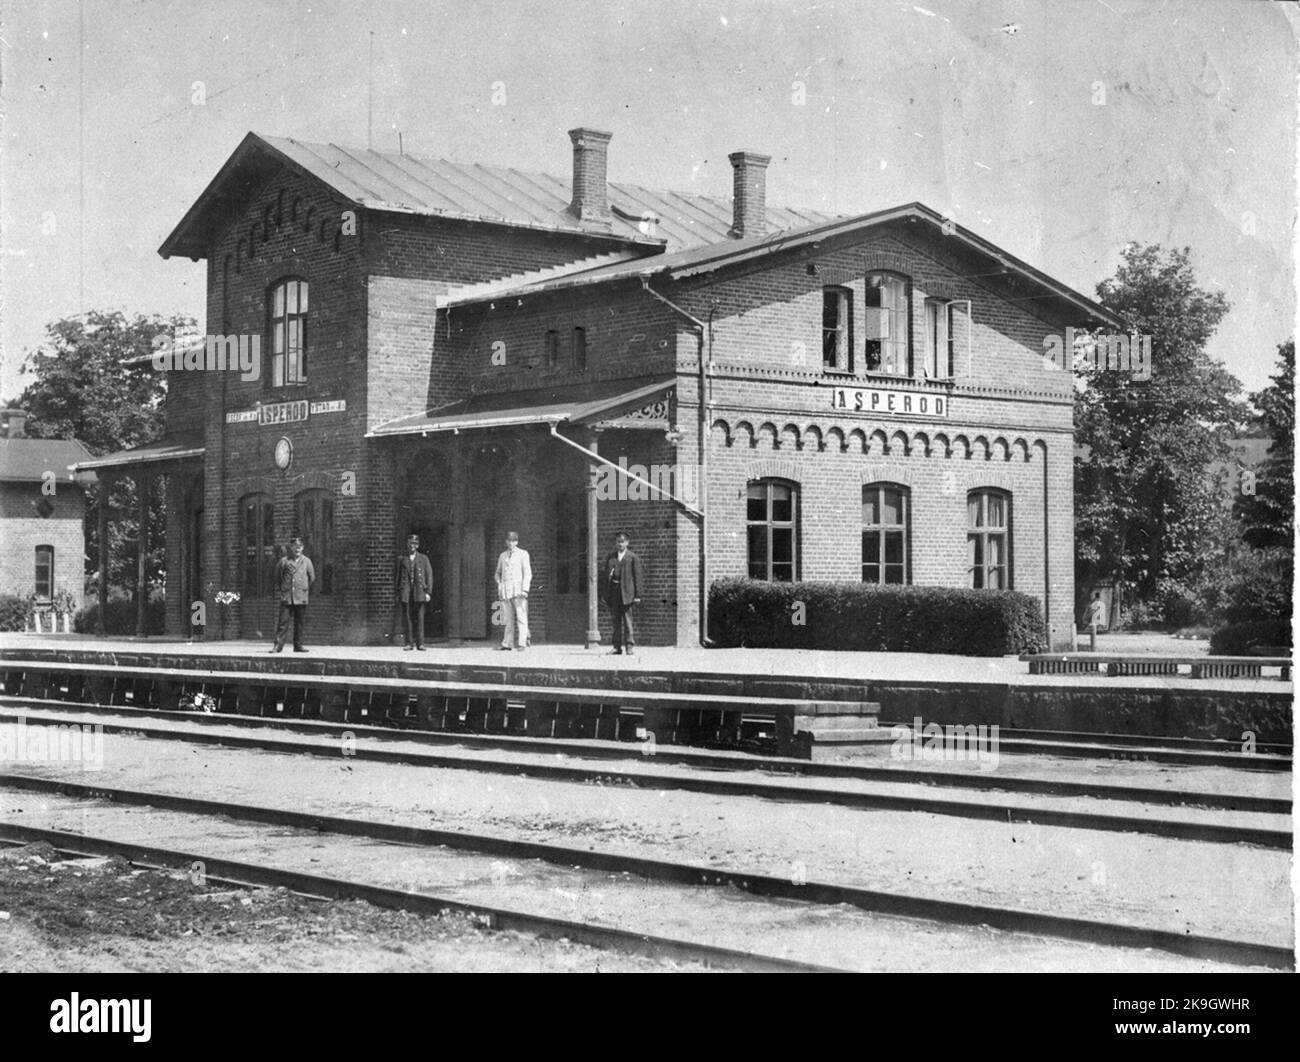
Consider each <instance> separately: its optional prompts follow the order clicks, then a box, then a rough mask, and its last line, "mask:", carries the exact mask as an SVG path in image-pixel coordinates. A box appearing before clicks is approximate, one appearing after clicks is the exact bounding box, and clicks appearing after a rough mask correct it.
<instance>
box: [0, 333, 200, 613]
mask: <svg viewBox="0 0 1300 1062" xmlns="http://www.w3.org/2000/svg"><path fill="white" fill-rule="evenodd" d="M193 328H194V322H193V320H192V319H190V318H187V317H183V316H174V317H170V318H164V317H159V316H157V315H153V316H144V315H137V316H136V317H135V318H134V319H128V318H127V317H126V316H125V315H123V314H122V313H120V312H117V311H113V312H108V313H105V312H101V311H92V312H90V313H86V314H79V315H77V316H74V317H65V318H63V319H62V320H58V321H55V322H53V323H52V324H50V325H47V326H46V329H45V331H46V337H47V338H46V341H45V342H44V343H43V344H42V345H41V347H39V348H38V349H37V350H35V351H34V352H32V353H31V354H29V355H28V357H27V359H26V361H25V362H24V363H23V367H22V374H23V375H25V376H26V375H30V376H32V377H34V379H33V380H32V381H31V382H30V383H29V384H27V386H26V389H25V390H24V391H23V392H22V394H21V395H19V397H18V398H17V399H16V400H15V401H13V402H11V403H10V404H11V405H15V406H18V407H21V408H22V409H25V410H26V411H27V413H28V415H29V419H28V421H27V426H26V427H27V433H28V434H29V435H31V436H33V437H36V438H47V439H54V438H59V439H68V438H75V439H80V440H81V442H83V443H84V444H85V445H86V448H87V449H88V450H90V452H91V453H92V454H94V455H95V456H96V457H100V456H103V455H104V454H107V453H112V452H113V451H115V450H123V449H126V448H128V447H132V446H138V445H141V444H143V443H147V442H151V441H152V440H154V439H156V438H157V437H158V436H160V435H161V434H162V430H163V413H162V400H163V396H164V394H165V391H166V381H165V378H164V375H163V374H162V373H159V372H157V371H156V370H155V369H154V368H153V366H152V365H151V364H150V363H149V362H148V361H142V362H139V363H136V364H127V362H128V361H129V360H130V359H133V358H139V357H142V356H145V355H149V354H151V353H152V352H153V340H154V337H155V336H157V335H159V334H161V333H164V332H165V333H168V334H172V333H175V332H182V331H192V330H193ZM101 493H102V485H101V484H100V483H96V484H94V485H93V486H91V487H90V488H89V490H88V492H87V501H88V509H87V532H86V549H87V558H86V572H87V583H88V587H87V588H88V589H90V585H89V584H90V583H92V582H95V581H97V580H98V578H99V573H98V571H97V570H96V569H97V568H98V562H99V527H98V521H97V519H96V515H95V514H96V512H97V509H98V506H99V502H100V496H101ZM137 498H138V494H137V492H136V484H135V482H134V480H132V479H120V480H118V481H117V483H116V484H115V485H114V486H113V488H112V491H111V493H110V497H109V505H110V507H111V512H112V518H111V520H110V523H109V542H108V546H109V585H110V586H112V587H134V586H135V585H136V545H135V544H136V542H137V540H138V533H139V529H138V522H139V521H138V511H139V510H138V503H137ZM163 532H164V506H163V496H162V492H161V491H159V490H155V492H154V494H153V496H152V498H151V499H150V506H149V542H150V550H149V553H148V554H147V557H146V571H147V573H148V576H149V578H150V581H151V582H155V583H156V582H157V581H158V580H159V579H160V578H161V573H162V566H163V557H164V547H163Z"/></svg>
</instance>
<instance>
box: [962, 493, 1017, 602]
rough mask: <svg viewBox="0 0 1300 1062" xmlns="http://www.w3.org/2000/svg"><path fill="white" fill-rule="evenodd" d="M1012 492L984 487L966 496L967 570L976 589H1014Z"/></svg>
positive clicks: (971, 583)
mask: <svg viewBox="0 0 1300 1062" xmlns="http://www.w3.org/2000/svg"><path fill="white" fill-rule="evenodd" d="M1010 558H1011V495H1010V494H1008V493H1007V492H1006V491H1004V490H994V489H992V488H987V487H986V488H983V489H980V490H973V491H971V492H970V493H969V494H967V495H966V570H967V573H968V575H969V577H970V585H971V586H972V587H973V588H974V589H976V590H1010V589H1011V562H1010Z"/></svg>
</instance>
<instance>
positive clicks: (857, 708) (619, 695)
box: [0, 659, 889, 759]
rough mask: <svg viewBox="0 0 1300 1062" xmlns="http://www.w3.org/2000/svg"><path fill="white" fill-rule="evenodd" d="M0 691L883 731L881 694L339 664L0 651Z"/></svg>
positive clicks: (777, 737)
mask: <svg viewBox="0 0 1300 1062" xmlns="http://www.w3.org/2000/svg"><path fill="white" fill-rule="evenodd" d="M0 692H3V693H4V694H5V695H7V696H10V697H28V698H31V699H33V700H35V701H56V702H64V703H86V704H95V705H99V706H107V707H119V708H137V709H148V708H154V709H163V710H169V711H175V710H177V709H180V708H184V707H186V706H188V705H190V704H192V703H193V700H194V697H195V695H197V694H203V695H206V696H208V697H210V698H212V701H213V703H214V704H215V706H216V710H217V711H218V712H233V713H236V714H240V715H255V716H264V717H268V716H269V717H275V718H282V719H283V718H292V719H319V720H323V721H326V722H336V723H363V722H364V723H368V724H379V725H389V726H395V727H410V728H419V729H426V730H440V731H453V732H454V731H461V732H466V733H506V734H519V735H524V736H530V737H551V738H592V739H602V740H610V741H638V740H651V739H652V740H653V741H655V742H658V743H662V744H690V745H706V746H711V747H723V748H727V747H731V748H743V747H754V748H757V749H764V750H768V751H770V750H771V749H772V748H773V747H775V750H776V752H777V754H778V755H785V756H798V757H800V758H803V759H808V758H823V757H824V756H827V755H839V754H846V753H852V752H854V751H858V750H862V749H864V748H865V747H866V746H869V745H875V744H877V743H879V742H881V741H884V740H888V739H889V735H888V731H882V730H880V729H879V726H878V721H879V715H880V705H879V704H876V703H873V702H864V701H808V700H790V699H783V698H766V697H744V696H724V697H719V696H717V695H715V694H704V693H661V692H648V691H618V690H598V689H574V688H568V687H551V686H523V685H509V684H504V685H503V684H495V683H491V684H489V683H474V682H449V681H441V680H423V679H418V680H417V679H409V678H388V677H372V676H359V677H350V676H344V675H328V676H324V675H302V674H274V673H270V672H261V671H259V672H249V671H226V672H221V671H199V670H183V669H176V668H158V667H132V668H130V669H129V670H128V669H126V668H122V667H115V666H113V665H109V664H74V663H62V662H57V661H45V660H41V661H22V660H12V659H8V660H4V661H3V662H0Z"/></svg>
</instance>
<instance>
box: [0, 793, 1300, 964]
mask: <svg viewBox="0 0 1300 1062" xmlns="http://www.w3.org/2000/svg"><path fill="white" fill-rule="evenodd" d="M16 777H17V776H13V775H8V776H4V777H0V785H5V786H10V787H14V781H15V778H16ZM18 787H21V788H27V789H30V790H32V791H36V792H59V793H62V794H63V795H65V796H73V797H76V798H79V799H103V800H110V801H115V802H118V803H123V804H133V805H136V806H149V807H156V808H159V809H160V810H168V811H177V812H184V813H188V814H197V815H214V816H225V817H229V818H234V819H239V820H243V821H249V822H258V823H262V824H266V825H274V826H282V827H288V828H293V829H303V830H315V831H318V832H328V833H338V834H340V835H344V836H353V837H364V838H366V839H368V840H375V841H386V842H392V843H398V844H409V845H419V846H426V847H427V846H444V847H448V848H454V849H460V850H466V851H472V852H477V853H481V854H486V855H498V856H503V857H506V858H512V859H538V860H542V861H544V862H547V863H551V864H555V865H561V866H569V867H581V868H583V869H588V870H601V871H607V872H612V873H627V874H635V875H637V876H639V877H643V878H646V879H649V880H653V881H665V882H673V883H677V884H685V885H695V886H699V885H729V886H732V887H734V888H738V889H742V890H744V891H746V892H749V893H751V894H753V895H756V896H763V897H769V898H773V899H783V900H800V901H804V902H809V903H815V904H824V905H834V904H847V905H849V906H852V907H856V908H859V909H861V910H864V911H868V912H872V913H875V914H887V915H897V916H901V917H908V918H920V919H924V920H927V921H935V922H942V923H947V924H955V925H986V926H989V927H990V928H992V929H1000V930H1005V931H1009V932H1017V933H1029V934H1037V935H1041V936H1048V937H1059V938H1061V939H1065V940H1074V941H1081V942H1084V943H1091V944H1100V945H1105V946H1112V947H1133V948H1156V949H1159V950H1161V951H1168V952H1172V953H1174V954H1178V955H1183V956H1187V957H1191V958H1201V959H1212V960H1216V961H1221V962H1228V963H1233V964H1235V965H1245V966H1267V967H1272V968H1280V969H1291V968H1294V953H1293V951H1292V949H1290V948H1282V947H1278V946H1275V945H1269V944H1263V943H1258V942H1253V941H1243V940H1233V939H1229V938H1222V937H1210V936H1203V935H1199V934H1191V933H1179V932H1175V931H1171V930H1162V929H1153V928H1149V927H1144V926H1137V925H1132V924H1129V923H1122V922H1101V921H1097V920H1094V919H1086V918H1072V917H1067V916H1063V915H1054V914H1047V913H1045V912H1040V911H1026V910H1021V909H1018V908H1010V907H992V906H985V905H980V904H970V903H961V902H956V901H951V900H939V899H933V898H928V897H919V896H910V895H907V894H903V893H891V892H883V891H879V890H875V889H864V888H859V887H856V886H850V885H837V884H832V883H829V882H816V881H806V882H804V881H794V880H792V879H790V878H778V877H773V876H771V875H765V874H749V873H741V872H736V871H728V870H722V869H719V868H716V867H706V866H698V865H693V864H689V863H679V862H671V861H667V860H659V859H647V858H644V857H641V856H631V855H624V854H621V853H617V852H602V851H594V850H590V849H582V848H570V847H567V846H564V845H555V844H549V843H544V842H539V841H517V840H512V839H509V838H504V837H494V836H489V835H484V834H470V833H461V832H459V831H456V830H434V829H429V828H426V827H416V826H403V825H399V824H396V823H381V822H371V821H366V820H359V819H349V818H339V817H335V816H327V815H313V814H309V813H306V812H299V811H291V810H288V809H282V808H268V807H261V806H257V805H246V804H231V803H226V802H223V801H216V800H202V799H198V798H195V797H183V796H176V795H172V794H164V793H148V792H140V791H134V790H121V789H113V788H109V787H104V786H93V785H79V784H76V783H66V782H59V781H58V780H56V779H45V778H39V779H38V778H26V777H18ZM14 829H18V830H27V829H29V828H28V827H21V826H19V827H15V826H14V825H12V824H9V823H3V822H0V838H2V837H4V836H5V835H6V832H7V831H11V830H14ZM38 832H39V831H38ZM65 836H69V837H76V836H78V835H76V834H68V835H65ZM193 858H201V857H191V861H192V859H193ZM217 873H219V874H220V873H222V872H221V870H220V868H218V870H217ZM223 876H224V875H223ZM388 891H397V890H388ZM399 895H406V894H402V893H400V892H399ZM363 898H364V897H363Z"/></svg>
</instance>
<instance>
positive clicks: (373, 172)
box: [158, 133, 834, 258]
mask: <svg viewBox="0 0 1300 1062" xmlns="http://www.w3.org/2000/svg"><path fill="white" fill-rule="evenodd" d="M284 164H287V165H288V166H289V167H290V168H292V169H295V170H297V171H298V172H300V173H304V174H306V175H308V176H311V177H314V178H316V179H317V180H319V181H321V182H322V183H324V184H326V185H328V186H329V187H330V188H331V189H333V190H334V191H335V192H337V193H338V194H339V195H340V196H342V197H343V198H345V199H348V200H350V201H351V202H353V203H356V204H357V205H359V206H363V207H367V208H369V209H372V210H383V211H391V212H395V213H405V214H423V215H430V216H437V217H446V218H458V219H462V220H466V221H480V222H487V223H491V224H501V225H512V226H515V227H521V228H530V229H544V230H550V231H555V232H565V233H571V234H573V235H583V236H589V237H594V238H604V239H614V240H617V241H619V242H622V243H632V244H638V245H642V246H644V247H646V248H648V249H651V250H655V249H660V248H666V249H667V250H669V251H676V250H681V249H682V248H685V247H695V246H699V245H700V244H704V243H716V242H718V241H720V240H726V239H727V233H728V231H729V230H730V228H731V224H732V215H733V211H732V204H731V200H730V199H729V198H726V197H720V196H704V195H695V194H688V193H683V192H670V191H657V190H653V189H649V188H644V187H642V186H641V185H636V184H624V183H621V182H610V183H609V184H608V190H609V203H610V207H611V210H610V224H609V227H608V228H603V227H599V226H593V225H591V224H590V223H587V224H584V223H582V222H581V221H579V220H578V218H577V217H576V216H575V215H574V214H573V213H571V212H570V211H569V204H570V202H571V201H572V198H573V194H572V193H573V182H572V177H571V176H569V177H556V176H552V175H550V174H545V173H536V172H533V171H530V170H518V169H514V168H513V167H505V166H485V165H482V164H481V163H459V162H449V161H447V160H446V159H435V158H426V157H424V156H419V155H406V154H401V155H398V154H392V153H388V152H382V151H372V150H370V149H367V148H350V147H342V146H339V145H337V144H312V143H307V142H305V141H301V140H294V139H292V138H290V137H276V136H263V135H262V134H259V133H249V134H248V135H247V136H246V137H245V138H244V140H243V141H242V142H241V143H240V145H239V147H238V148H236V149H235V152H234V154H232V155H231V156H230V158H229V159H228V160H227V161H226V163H225V165H224V166H222V168H221V170H220V171H219V172H218V173H217V175H216V177H214V178H213V180H212V182H211V183H210V184H209V185H208V187H207V188H206V189H205V190H204V192H203V193H202V195H200V196H199V198H198V200H196V201H195V203H194V205H193V206H191V207H190V209H189V211H188V212H187V213H186V215H185V217H184V218H183V219H182V220H181V222H180V224H179V225H177V227H176V229H175V230H174V231H173V232H172V234H171V235H170V236H168V237H167V239H166V240H165V241H164V242H163V245H162V247H161V248H159V252H158V253H159V254H161V255H162V256H163V257H164V258H168V257H170V256H172V255H186V256H188V257H192V258H202V257H204V256H206V254H207V245H208V239H209V234H210V232H211V231H212V229H213V228H214V227H215V226H216V225H217V224H218V223H219V219H220V217H221V208H222V206H223V204H225V203H228V202H230V201H233V200H237V199H238V198H239V197H240V195H241V194H243V193H245V192H247V190H248V188H249V187H250V186H251V185H252V184H253V183H254V182H256V181H257V180H259V179H261V177H262V176H264V175H265V173H267V172H268V171H269V168H271V167H273V166H275V165H284ZM647 214H653V215H655V216H656V217H657V218H658V222H657V224H656V225H655V226H654V230H653V235H651V234H649V232H648V231H647V230H646V229H643V225H642V220H641V219H642V218H643V216H644V215H647ZM833 216H834V215H832V214H828V213H824V212H822V211H815V210H794V209H782V208H779V207H768V208H767V222H768V227H769V229H774V230H779V229H789V228H794V227H797V226H804V225H808V224H812V223H815V222H819V221H825V220H827V219H829V218H831V217H833Z"/></svg>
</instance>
